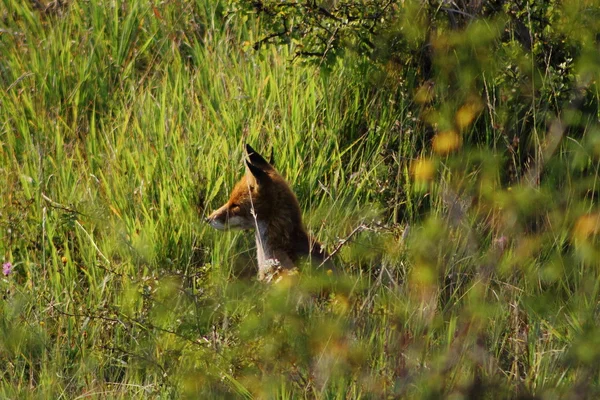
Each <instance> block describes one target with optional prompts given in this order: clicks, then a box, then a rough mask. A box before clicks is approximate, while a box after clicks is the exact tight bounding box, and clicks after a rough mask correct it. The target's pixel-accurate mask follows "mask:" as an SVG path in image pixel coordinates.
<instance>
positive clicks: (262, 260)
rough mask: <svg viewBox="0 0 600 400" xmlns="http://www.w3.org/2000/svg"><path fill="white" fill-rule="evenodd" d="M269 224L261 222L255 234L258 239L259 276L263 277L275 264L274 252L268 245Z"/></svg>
mask: <svg viewBox="0 0 600 400" xmlns="http://www.w3.org/2000/svg"><path fill="white" fill-rule="evenodd" d="M267 234H268V233H267V224H265V223H264V222H259V223H258V224H257V226H256V232H255V234H254V236H255V238H256V258H257V260H258V273H259V276H263V275H264V274H265V273H266V272H267V271H268V270H269V269H270V267H271V265H269V264H272V263H273V262H272V261H270V262H269V260H271V259H272V258H273V256H274V255H273V251H271V248H270V247H269V244H268V238H267Z"/></svg>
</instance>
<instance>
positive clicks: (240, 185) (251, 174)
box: [207, 145, 329, 280]
mask: <svg viewBox="0 0 600 400" xmlns="http://www.w3.org/2000/svg"><path fill="white" fill-rule="evenodd" d="M246 156H247V159H246V174H245V175H244V176H243V177H242V179H241V180H240V181H239V182H237V184H236V185H235V186H234V188H233V191H232V192H231V196H230V197H229V200H228V201H227V202H226V203H225V204H224V205H223V206H222V207H220V208H219V209H218V210H216V211H215V212H213V213H212V214H211V215H210V216H209V217H208V218H207V222H208V223H209V224H210V225H211V226H212V227H214V228H216V229H219V230H224V229H229V228H240V229H254V230H255V237H256V247H257V259H258V260H257V261H258V277H259V279H261V280H263V279H267V278H268V277H269V276H272V274H273V273H274V272H276V271H277V270H278V269H279V268H281V269H284V270H289V269H292V268H294V267H295V266H296V263H297V262H298V261H299V260H300V259H301V258H308V259H310V261H312V262H314V263H315V264H321V263H323V262H324V261H325V260H327V259H328V258H329V256H328V255H327V253H326V252H325V251H324V250H323V248H322V247H321V245H320V244H319V243H318V242H316V241H315V240H313V239H312V238H310V237H309V235H308V234H307V232H306V230H305V229H304V225H303V223H302V212H301V210H300V205H299V203H298V199H297V198H296V196H295V195H294V192H293V191H292V190H291V189H290V187H289V185H288V184H287V182H286V181H285V179H283V177H282V176H281V175H280V174H279V173H278V172H277V170H275V168H274V167H273V165H272V161H271V162H268V161H267V160H265V159H264V158H263V157H262V156H261V155H260V154H258V153H257V152H256V151H255V150H254V149H253V148H252V147H250V146H249V145H246Z"/></svg>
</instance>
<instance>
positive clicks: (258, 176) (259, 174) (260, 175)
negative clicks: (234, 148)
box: [246, 160, 267, 184]
mask: <svg viewBox="0 0 600 400" xmlns="http://www.w3.org/2000/svg"><path fill="white" fill-rule="evenodd" d="M246 168H247V171H250V173H251V174H252V176H253V177H254V179H255V180H256V182H257V183H259V184H260V183H261V182H264V180H265V178H266V177H267V173H266V172H265V171H263V170H262V169H260V168H259V167H257V166H255V165H254V164H252V163H251V162H248V161H247V160H246Z"/></svg>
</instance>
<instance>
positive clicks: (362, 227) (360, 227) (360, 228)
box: [319, 224, 370, 268]
mask: <svg viewBox="0 0 600 400" xmlns="http://www.w3.org/2000/svg"><path fill="white" fill-rule="evenodd" d="M367 229H370V227H369V226H368V225H366V224H360V225H358V226H357V227H356V228H354V230H352V232H350V234H349V235H348V236H346V238H345V239H341V240H340V241H339V242H338V244H337V246H335V248H334V249H333V251H332V252H331V253H330V254H329V255H328V256H327V257H325V259H324V260H323V262H322V263H321V264H320V265H319V268H320V267H322V266H323V265H325V264H327V262H329V260H331V259H332V258H333V257H334V256H335V255H336V254H337V253H338V252H339V251H340V250H341V249H342V247H344V245H345V244H346V243H348V241H350V239H352V237H353V236H354V235H356V234H357V233H359V232H362V231H364V230H367Z"/></svg>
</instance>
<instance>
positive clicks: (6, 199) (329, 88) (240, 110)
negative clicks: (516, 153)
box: [0, 0, 600, 399]
mask: <svg viewBox="0 0 600 400" xmlns="http://www.w3.org/2000/svg"><path fill="white" fill-rule="evenodd" d="M0 17H1V18H2V21H3V22H2V24H3V29H4V30H3V31H2V34H1V35H0V52H1V54H2V61H1V62H0V82H1V83H2V90H1V91H0V104H1V106H0V121H1V122H0V161H1V164H0V165H1V167H0V177H1V180H0V183H1V184H0V228H1V233H0V256H1V257H3V260H4V262H9V261H10V262H11V263H12V264H13V265H14V266H15V268H14V272H13V273H12V274H10V275H8V276H6V277H4V276H3V277H2V279H0V289H1V290H2V293H3V299H2V301H0V307H1V310H0V365H3V366H4V367H2V368H1V369H0V397H2V398H124V399H125V398H127V399H129V398H148V397H159V398H172V397H175V398H178V397H189V398H199V397H202V398H206V397H241V398H255V397H257V398H261V397H265V398H267V397H269V398H270V397H277V398H298V397H307V398H314V397H320V398H332V399H334V398H335V399H337V398H340V399H341V398H380V397H387V396H391V397H396V396H407V397H416V398H421V397H429V398H438V397H440V396H454V397H456V398H461V397H468V396H470V395H473V396H478V395H483V394H484V393H485V394H487V395H488V396H492V397H495V396H496V395H497V396H506V397H515V396H517V395H518V394H526V393H527V394H532V395H536V396H541V397H548V398H553V397H554V396H563V395H565V396H566V395H569V394H571V395H572V394H574V393H578V392H577V390H581V391H583V392H582V393H587V394H589V395H592V394H593V393H596V392H595V391H597V382H598V369H597V367H596V366H595V365H597V361H598V359H599V356H600V354H598V350H597V344H598V343H597V342H598V339H597V337H598V329H597V312H598V311H597V298H598V290H599V288H600V285H599V283H600V280H599V279H598V278H599V276H600V274H599V273H598V269H597V266H598V262H597V258H596V256H597V255H598V250H597V249H598V247H597V243H596V242H595V241H594V240H595V239H594V238H595V236H594V235H595V234H597V233H598V229H597V226H598V225H597V224H598V223H597V221H596V220H593V218H595V217H594V215H597V214H593V212H594V210H597V206H596V201H595V197H594V196H593V195H590V194H589V193H587V192H585V190H584V189H585V188H587V187H588V185H589V182H590V181H592V182H593V183H592V184H593V185H594V187H595V186H596V183H597V176H598V174H597V171H596V170H594V171H592V173H591V174H587V173H582V172H580V171H581V170H582V168H581V167H580V165H581V164H583V165H584V167H585V166H589V165H591V163H592V160H596V158H594V157H595V156H594V155H593V153H592V152H591V150H589V149H592V148H593V144H594V143H595V138H596V137H597V132H598V131H594V127H588V128H586V129H585V133H584V135H583V139H579V138H577V139H573V140H571V141H567V143H566V144H565V145H564V146H561V147H560V149H559V151H558V152H557V155H556V157H557V159H558V160H559V161H557V163H558V164H557V165H558V166H551V168H554V169H553V171H554V170H556V171H557V172H556V176H557V178H556V180H555V181H552V182H551V183H549V184H548V185H542V186H541V187H538V188H529V187H527V186H526V185H523V186H519V185H517V186H515V187H510V188H509V187H505V186H503V185H502V183H501V181H502V179H501V176H502V172H501V171H499V169H500V168H502V167H501V161H502V157H503V156H502V155H490V153H486V152H485V151H484V152H482V153H481V154H479V153H478V151H479V150H478V149H473V151H472V153H470V154H469V156H468V157H461V156H458V157H438V156H435V155H431V154H430V152H428V150H427V146H428V144H427V143H428V142H427V141H425V140H423V139H422V137H421V136H420V135H419V132H420V131H419V129H421V128H422V125H421V122H420V120H419V119H418V118H416V117H414V116H413V115H412V114H411V112H414V111H411V110H414V109H415V108H418V107H416V106H415V104H414V103H413V101H412V99H411V98H410V96H400V97H398V96H397V94H395V93H391V92H390V91H386V90H380V91H375V90H370V89H369V88H368V85H367V84H366V83H365V82H363V81H362V80H361V79H360V77H358V76H357V75H356V74H357V69H356V68H354V67H353V66H352V65H351V64H352V62H344V61H343V60H342V61H340V62H339V63H338V64H337V65H336V66H335V67H334V68H333V69H332V70H331V71H330V72H328V73H321V72H319V71H318V70H317V69H316V68H315V67H313V66H311V65H304V64H302V63H299V62H296V63H291V62H290V59H291V57H292V56H291V54H293V53H292V52H291V51H290V49H289V48H284V47H279V48H273V47H270V48H265V49H261V50H260V51H258V52H254V51H253V50H252V49H251V46H249V43H253V42H254V41H255V40H256V39H257V37H258V34H257V32H258V29H259V27H258V25H257V23H254V22H253V21H252V20H249V21H240V20H239V19H238V18H237V17H236V16H234V15H231V14H228V13H227V10H226V6H225V5H224V4H221V3H218V2H213V1H209V0H196V1H195V2H183V3H179V2H167V3H160V4H158V3H156V4H154V5H153V3H149V2H140V1H132V2H118V1H113V2H108V3H106V4H96V2H71V3H69V5H68V6H65V7H62V8H59V10H58V11H57V13H56V14H50V13H44V12H42V11H40V10H32V9H31V7H30V4H29V3H26V2H18V1H11V0H5V1H4V2H3V6H0ZM409 81H410V80H409ZM405 89H406V90H405V93H413V92H414V91H415V90H416V88H412V87H408V88H405ZM482 118H483V117H482ZM474 134H477V132H475V133H474ZM480 134H482V135H487V137H489V138H490V140H494V139H492V138H494V132H492V131H491V130H489V129H487V130H484V131H483V132H480ZM586 140H587V142H586ZM246 142H247V143H250V144H252V145H253V146H254V147H255V148H257V149H258V150H259V151H262V152H264V153H265V154H268V153H269V152H270V150H271V148H273V149H274V152H275V157H276V166H277V168H278V169H279V171H280V172H281V173H282V175H284V176H285V177H286V178H287V179H288V181H289V182H290V183H291V185H292V186H293V188H294V190H295V191H296V193H297V195H298V197H299V200H300V203H301V205H302V207H303V209H304V210H305V220H306V222H307V225H308V227H309V229H310V230H311V231H312V232H313V233H314V234H315V235H316V236H317V237H318V238H319V239H320V240H321V241H322V242H323V243H324V244H326V245H327V247H328V248H329V249H330V250H331V249H333V248H335V247H336V246H337V245H338V243H339V240H341V239H344V238H346V237H347V236H348V235H349V234H350V233H351V232H352V231H353V230H354V229H355V228H356V227H357V226H360V225H361V224H364V225H365V227H366V228H365V230H364V231H363V232H361V233H359V234H358V235H356V236H354V237H353V238H352V239H353V240H351V241H349V242H348V244H346V245H344V246H343V247H341V251H340V252H339V254H338V257H337V260H336V263H337V264H338V265H339V266H340V268H341V269H342V271H344V272H343V273H342V274H341V275H340V276H338V277H335V278H334V279H333V278H328V277H322V276H319V274H318V273H316V272H313V273H310V272H308V271H306V272H305V273H301V274H300V276H299V277H298V278H297V281H294V282H287V281H284V282H282V283H280V284H278V285H272V286H267V285H263V284H261V283H259V282H256V280H255V279H254V278H252V275H253V272H252V271H253V270H252V268H255V265H254V261H253V257H254V250H253V247H254V242H253V236H252V235H251V234H249V233H245V232H226V233H223V232H217V231H215V230H212V229H211V228H210V227H208V226H207V225H206V224H204V223H203V222H202V220H203V217H204V216H206V215H207V214H208V213H209V212H210V211H211V210H212V209H214V208H216V207H218V206H219V205H220V204H222V203H223V202H224V201H225V199H226V198H227V195H228V192H229V190H230V189H231V188H232V185H233V184H234V182H235V181H236V180H237V179H238V178H239V176H240V175H241V174H242V173H243V164H242V154H243V153H242V150H243V144H244V143H246ZM582 143H583V144H582ZM423 155H425V156H426V157H432V160H433V162H434V164H435V166H436V167H437V171H439V173H438V174H437V175H435V181H434V182H431V183H423V182H418V181H415V180H414V179H413V176H414V168H415V167H414V165H415V163H414V161H415V160H417V159H419V158H420V157H422V156H423ZM594 162H597V161H594ZM578 163H579V164H578ZM411 166H412V167H411ZM411 168H412V169H411ZM578 168H579V169H578ZM578 171H579V172H578ZM577 185H579V186H577ZM456 188H461V189H460V191H457V192H456V193H455V192H453V191H454V190H457V189H456ZM596 190H597V189H596ZM449 196H450V197H452V196H456V198H457V199H459V201H457V203H460V204H461V205H462V208H463V210H462V212H463V214H464V215H462V216H459V217H456V218H454V217H453V216H452V215H453V214H452V212H451V211H452V208H453V204H452V202H451V201H450V203H448V200H447V199H448V198H449ZM590 196H591V197H590ZM472 199H477V200H478V203H477V204H475V202H474V201H471V200H472ZM532 204H533V205H532ZM540 205H543V206H540ZM585 213H592V214H590V215H592V217H590V218H592V219H591V220H590V221H591V222H589V224H588V225H585V226H584V227H583V228H581V229H580V230H583V233H582V235H583V236H582V237H581V240H579V239H577V238H578V237H577V234H578V233H577V232H578V230H577V229H578V228H577V226H578V225H577V221H580V223H583V222H581V219H578V218H580V216H581V215H585ZM531 215H533V217H531ZM530 217H531V218H541V219H543V221H544V222H543V224H544V226H545V227H550V228H551V229H540V230H539V231H531V230H530V225H528V223H527V222H526V221H528V220H527V218H530ZM584 222H585V221H584ZM407 224H410V225H411V233H410V234H409V235H408V237H407V238H403V237H402V232H403V231H404V229H405V226H406V225H407ZM486 224H487V225H486ZM590 224H591V225H590ZM590 226H591V228H590ZM498 227H502V228H498ZM574 227H575V228H574ZM496 228H498V229H496ZM495 229H496V230H495ZM573 229H574V230H575V231H574V232H575V233H573ZM498 232H500V233H498ZM590 232H591V233H593V235H591V234H590ZM502 235H504V236H506V237H508V238H509V239H508V241H509V245H508V247H507V250H506V251H505V252H502V251H500V250H498V249H497V245H495V244H494V243H495V242H494V241H495V240H497V239H498V238H499V237H500V236H502ZM574 236H575V239H573V237H574ZM588 236H592V238H591V239H590V238H589V237H588ZM495 246H496V247H495ZM248 269H250V273H248Z"/></svg>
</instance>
